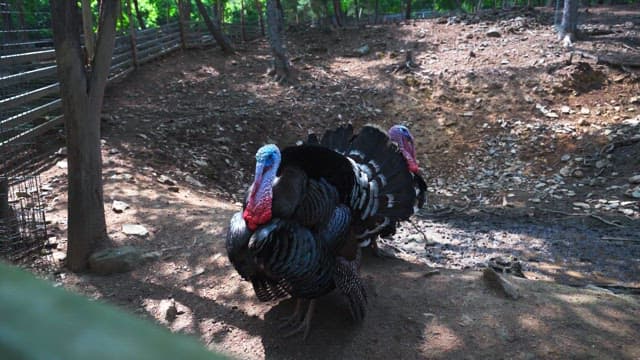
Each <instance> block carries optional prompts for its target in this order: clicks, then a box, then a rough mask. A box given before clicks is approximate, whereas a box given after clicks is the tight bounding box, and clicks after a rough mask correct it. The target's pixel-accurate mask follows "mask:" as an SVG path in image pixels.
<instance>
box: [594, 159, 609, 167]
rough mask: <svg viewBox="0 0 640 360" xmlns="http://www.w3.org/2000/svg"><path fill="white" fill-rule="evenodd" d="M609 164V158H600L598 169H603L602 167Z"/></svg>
mask: <svg viewBox="0 0 640 360" xmlns="http://www.w3.org/2000/svg"><path fill="white" fill-rule="evenodd" d="M607 165H609V160H607V159H600V160H598V161H596V169H602V168H604V167H606V166H607Z"/></svg>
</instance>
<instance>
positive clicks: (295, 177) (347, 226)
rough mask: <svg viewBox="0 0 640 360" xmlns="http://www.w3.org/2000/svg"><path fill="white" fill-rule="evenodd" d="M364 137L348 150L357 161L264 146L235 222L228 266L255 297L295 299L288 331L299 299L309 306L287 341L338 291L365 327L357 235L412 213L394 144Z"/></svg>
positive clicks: (316, 149) (367, 130)
mask: <svg viewBox="0 0 640 360" xmlns="http://www.w3.org/2000/svg"><path fill="white" fill-rule="evenodd" d="M361 134H366V137H363V138H362V139H360V140H357V139H353V141H352V142H351V144H350V145H349V147H350V150H351V151H353V152H355V153H357V154H358V159H359V160H361V161H354V160H353V158H349V157H346V156H344V155H341V154H339V153H338V152H335V151H333V150H331V149H329V148H327V147H323V146H318V145H310V144H307V145H301V146H293V147H288V148H285V149H284V150H282V152H281V151H280V150H279V149H278V147H277V146H275V145H265V146H263V147H262V148H260V149H259V150H258V152H257V154H256V172H255V179H254V182H253V184H252V185H251V187H250V189H249V194H248V196H247V199H246V202H245V205H244V207H243V211H242V212H238V213H236V214H234V216H233V217H232V218H231V222H230V227H229V231H228V233H227V240H226V247H227V253H228V256H229V260H230V261H231V263H232V264H233V266H234V267H235V268H236V270H237V271H238V273H239V274H240V275H241V276H242V277H243V278H244V279H246V280H248V281H250V282H251V283H252V285H253V288H254V291H255V293H256V296H257V297H258V299H260V300H261V301H271V300H277V299H281V298H284V297H287V296H291V297H294V298H297V299H298V300H299V301H298V303H297V304H296V311H295V312H294V314H293V316H292V317H291V319H290V320H291V321H287V322H286V323H285V325H289V324H291V323H292V322H295V321H300V319H299V315H300V309H301V300H303V299H309V300H311V302H310V304H309V308H308V310H307V312H306V314H305V315H304V317H303V319H302V321H301V322H300V323H299V325H298V326H297V327H294V329H293V330H292V331H290V332H289V333H287V334H285V335H291V334H294V333H297V332H299V331H304V337H305V338H306V336H307V333H308V331H309V324H310V321H311V317H312V313H313V309H314V306H315V301H314V299H316V298H318V297H320V296H322V295H325V294H327V293H328V292H330V291H331V290H333V289H335V288H338V289H339V290H340V291H341V292H342V293H343V294H344V295H345V296H346V298H347V300H348V301H349V305H350V311H351V314H352V316H353V318H354V319H355V320H356V321H358V320H361V319H362V318H363V316H364V314H365V305H366V293H365V290H364V287H363V286H362V283H361V281H360V278H359V275H358V268H359V260H360V252H359V246H358V238H357V235H358V234H359V233H360V232H362V231H366V229H367V228H368V227H371V226H380V228H382V226H384V224H389V223H393V222H394V221H397V220H399V219H403V218H406V217H409V216H410V215H411V214H412V213H413V204H414V202H415V193H414V191H413V188H412V185H411V184H412V177H411V173H410V172H409V171H408V170H407V167H406V165H405V163H404V159H403V157H402V154H401V153H400V151H399V150H398V148H397V145H396V144H394V143H393V142H391V141H390V140H389V138H388V136H387V135H386V134H385V133H384V132H382V131H380V130H379V129H377V128H375V127H371V126H367V127H364V128H363V129H362V131H361ZM362 161H366V162H364V163H363V162H362Z"/></svg>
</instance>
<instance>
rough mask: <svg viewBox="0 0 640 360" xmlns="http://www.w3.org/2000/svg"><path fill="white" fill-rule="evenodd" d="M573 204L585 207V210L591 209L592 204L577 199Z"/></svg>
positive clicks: (581, 207)
mask: <svg viewBox="0 0 640 360" xmlns="http://www.w3.org/2000/svg"><path fill="white" fill-rule="evenodd" d="M572 205H573V207H576V208H580V209H584V210H589V209H591V205H589V204H587V203H584V202H579V201H576V202H574V203H573V204H572Z"/></svg>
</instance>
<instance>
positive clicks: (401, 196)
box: [307, 125, 427, 255]
mask: <svg viewBox="0 0 640 360" xmlns="http://www.w3.org/2000/svg"><path fill="white" fill-rule="evenodd" d="M372 129H375V128H374V127H365V129H363V130H362V131H361V132H360V133H359V134H357V135H354V134H353V128H352V127H351V125H346V126H341V127H340V128H338V129H336V130H329V131H327V132H325V134H324V135H323V136H322V139H318V138H317V136H316V135H313V134H312V135H310V136H309V138H308V139H307V142H308V143H311V144H319V145H321V146H325V147H328V148H330V149H332V150H334V151H336V152H338V153H340V154H343V155H345V156H348V157H350V158H352V159H353V160H355V161H356V162H358V163H359V164H367V162H368V160H369V159H368V158H365V157H363V156H362V155H361V154H359V153H358V152H354V151H353V148H364V149H366V154H367V155H373V156H375V150H376V149H371V148H367V147H366V146H363V145H362V144H363V143H364V144H367V143H369V144H372V143H375V142H369V141H370V139H371V138H376V137H377V138H380V137H383V135H384V134H383V133H382V131H380V130H378V131H373V130H372ZM384 136H388V137H389V139H390V140H391V141H392V142H394V143H396V144H397V146H398V149H399V153H400V154H402V156H401V157H398V156H396V157H388V158H387V160H388V161H395V163H394V164H393V165H394V166H404V167H406V168H407V169H408V170H409V174H410V177H411V183H412V187H413V189H414V191H415V194H414V196H413V198H414V200H413V201H414V207H413V210H412V212H411V213H401V214H400V213H395V214H392V216H389V217H388V219H389V220H390V221H385V219H384V218H380V217H378V218H375V219H369V220H368V221H367V222H364V223H361V224H359V225H360V226H361V231H360V232H359V234H360V235H359V238H360V239H361V244H362V245H366V244H369V243H370V244H371V247H373V248H374V250H375V251H376V254H378V255H382V254H383V253H382V252H381V251H380V250H379V249H378V246H377V242H376V237H377V236H381V237H387V236H391V235H393V234H395V232H396V227H397V226H398V223H399V222H400V221H403V220H407V219H408V218H409V217H410V216H411V215H412V214H413V213H415V212H417V211H418V210H419V209H421V208H422V207H423V206H424V204H425V202H426V191H427V184H426V183H425V181H424V179H423V178H422V176H421V174H420V170H419V167H418V162H417V160H416V155H415V148H414V144H413V143H414V140H413V136H412V135H411V133H410V132H409V129H407V128H406V127H405V126H403V125H394V126H392V127H391V128H390V129H389V131H388V132H387V134H386V135H384ZM385 165H386V166H389V165H388V164H385ZM395 173H397V174H401V172H397V171H396V172H395ZM402 174H403V175H404V173H402ZM388 180H390V181H389V182H390V183H391V184H393V185H397V184H406V179H403V180H400V181H396V180H395V179H388ZM394 190H396V189H394ZM404 190H406V189H404ZM389 193H390V194H393V200H394V201H399V202H402V203H405V202H406V201H409V198H410V196H409V197H407V196H406V193H404V192H402V191H400V192H398V191H393V190H392V191H389ZM396 196H397V197H396Z"/></svg>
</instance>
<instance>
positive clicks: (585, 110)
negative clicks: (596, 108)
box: [580, 106, 591, 115]
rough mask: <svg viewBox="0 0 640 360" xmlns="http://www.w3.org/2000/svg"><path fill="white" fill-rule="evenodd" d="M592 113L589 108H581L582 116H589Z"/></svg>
mask: <svg viewBox="0 0 640 360" xmlns="http://www.w3.org/2000/svg"><path fill="white" fill-rule="evenodd" d="M590 113H591V110H589V108H588V107H584V106H583V107H582V108H580V114H582V115H589V114H590Z"/></svg>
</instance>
